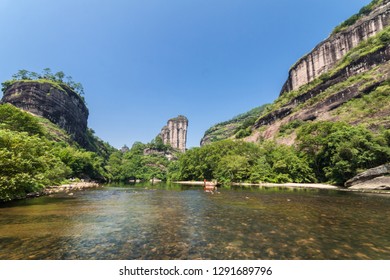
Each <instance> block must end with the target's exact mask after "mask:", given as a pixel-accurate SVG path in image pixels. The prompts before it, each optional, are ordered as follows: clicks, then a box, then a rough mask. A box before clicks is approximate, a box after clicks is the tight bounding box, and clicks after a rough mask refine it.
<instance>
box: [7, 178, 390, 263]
mask: <svg viewBox="0 0 390 280" xmlns="http://www.w3.org/2000/svg"><path fill="white" fill-rule="evenodd" d="M219 191H220V193H219V194H210V193H204V192H203V190H202V188H201V187H195V186H192V187H191V186H190V187H188V186H185V187H183V186H177V185H166V184H161V185H159V186H151V185H138V186H127V187H119V186H117V187H115V186H111V187H105V188H102V189H94V190H86V191H80V192H75V193H74V195H73V196H69V195H67V194H60V195H54V196H51V197H41V198H36V199H29V200H24V201H18V202H13V203H8V204H5V205H1V206H0V259H143V260H146V259H157V260H164V259H390V215H389V214H390V211H389V209H390V195H373V194H371V195H369V194H362V193H348V192H338V191H327V190H304V189H295V190H293V189H283V188H257V187H256V188H221V189H220V190H219Z"/></svg>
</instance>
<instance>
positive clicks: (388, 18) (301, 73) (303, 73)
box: [281, 0, 390, 94]
mask: <svg viewBox="0 0 390 280" xmlns="http://www.w3.org/2000/svg"><path fill="white" fill-rule="evenodd" d="M389 24H390V0H383V1H382V2H381V4H378V6H374V8H373V10H372V11H371V12H370V13H369V14H368V15H366V16H363V17H361V18H360V19H358V20H357V21H356V22H355V23H354V24H352V25H351V26H348V27H347V28H345V29H343V30H341V31H339V32H336V33H334V34H332V35H331V36H329V37H328V38H327V39H326V40H324V41H323V42H321V43H319V44H318V45H317V46H316V47H315V48H314V49H313V50H312V51H311V52H310V53H309V54H307V55H305V56H304V57H302V58H301V59H299V60H298V61H297V63H295V64H294V65H293V66H292V67H291V69H290V71H289V74H288V78H287V81H286V82H285V84H284V86H283V88H282V90H281V94H283V93H286V92H289V91H293V90H296V89H298V88H299V87H301V86H302V85H305V84H308V83H310V82H311V81H313V80H314V79H316V78H318V77H319V76H321V75H322V74H324V73H326V72H327V71H329V70H330V69H331V68H332V67H334V66H335V65H336V63H337V62H338V61H340V60H341V59H342V58H343V57H344V56H345V55H346V54H347V52H348V51H350V50H351V49H353V48H354V47H356V46H357V45H359V44H360V43H361V42H362V41H365V40H367V39H368V38H370V37H372V36H374V35H376V34H377V33H378V32H380V31H381V30H383V29H384V28H385V27H387V26H388V25H389Z"/></svg>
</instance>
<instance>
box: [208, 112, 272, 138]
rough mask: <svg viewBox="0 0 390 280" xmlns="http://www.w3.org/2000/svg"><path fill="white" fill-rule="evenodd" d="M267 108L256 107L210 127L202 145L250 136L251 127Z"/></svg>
mask: <svg viewBox="0 0 390 280" xmlns="http://www.w3.org/2000/svg"><path fill="white" fill-rule="evenodd" d="M267 106H268V104H265V105H262V106H259V107H256V108H254V109H252V110H250V111H248V112H246V113H243V114H240V115H238V116H236V117H233V118H232V119H231V120H229V121H225V122H221V123H218V124H216V125H214V126H212V127H210V128H209V129H208V130H207V131H206V132H205V134H204V136H203V139H202V143H201V144H202V145H203V144H207V143H211V142H216V141H219V140H223V139H227V138H231V137H234V138H236V139H241V138H244V137H246V136H248V135H250V134H251V127H252V126H253V124H254V123H255V122H256V120H257V118H258V116H259V115H261V114H262V112H263V111H264V110H265V109H266V107H267Z"/></svg>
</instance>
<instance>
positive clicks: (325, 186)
mask: <svg viewBox="0 0 390 280" xmlns="http://www.w3.org/2000/svg"><path fill="white" fill-rule="evenodd" d="M173 183H175V184H181V185H202V186H203V185H204V182H202V181H177V182H173ZM230 185H232V186H248V187H250V186H259V187H289V188H316V189H335V190H338V189H341V188H339V187H336V186H333V185H328V184H317V183H316V184H303V183H283V184H276V183H231V184H230Z"/></svg>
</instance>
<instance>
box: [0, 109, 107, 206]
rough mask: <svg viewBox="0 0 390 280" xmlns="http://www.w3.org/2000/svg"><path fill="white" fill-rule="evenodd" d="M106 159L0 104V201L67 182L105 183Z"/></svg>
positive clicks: (50, 126)
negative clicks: (102, 181) (86, 180)
mask: <svg viewBox="0 0 390 280" xmlns="http://www.w3.org/2000/svg"><path fill="white" fill-rule="evenodd" d="M105 162H106V159H105V158H104V157H103V156H101V155H98V153H95V152H91V151H86V150H84V149H82V148H80V147H79V146H78V145H77V144H76V143H74V142H72V141H69V136H68V135H67V133H66V132H65V131H63V130H61V129H60V128H59V127H56V126H55V125H54V124H52V123H49V121H47V120H45V119H43V118H40V117H37V116H33V115H31V114H29V113H27V112H25V111H23V110H21V109H18V108H16V107H14V106H13V105H11V104H2V105H0V201H8V200H12V199H17V198H23V197H25V196H26V194H28V193H30V192H36V191H39V190H41V189H42V188H44V187H46V186H50V185H59V184H62V183H64V182H68V181H69V180H75V179H77V178H78V179H88V180H89V179H93V180H107V178H109V177H110V174H109V173H108V172H107V170H106V168H105Z"/></svg>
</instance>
